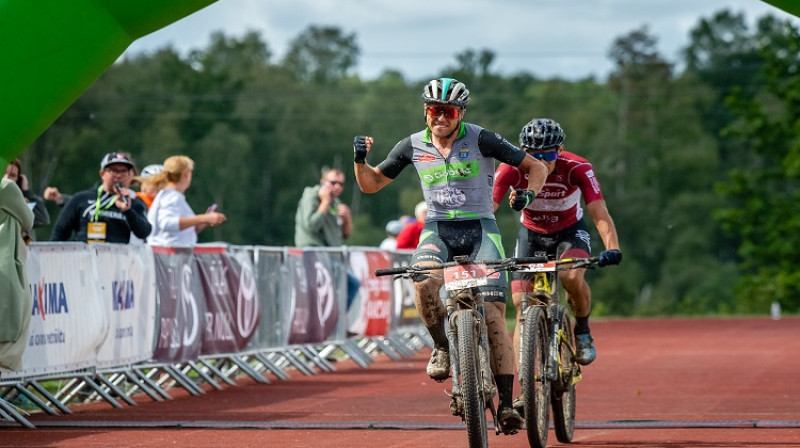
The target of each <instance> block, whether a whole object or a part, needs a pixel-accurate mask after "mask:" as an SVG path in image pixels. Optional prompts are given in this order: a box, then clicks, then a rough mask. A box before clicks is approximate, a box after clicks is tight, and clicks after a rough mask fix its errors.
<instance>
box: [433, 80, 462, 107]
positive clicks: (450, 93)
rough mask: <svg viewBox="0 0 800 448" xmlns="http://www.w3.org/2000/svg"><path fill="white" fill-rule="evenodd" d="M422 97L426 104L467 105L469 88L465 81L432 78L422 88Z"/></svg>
mask: <svg viewBox="0 0 800 448" xmlns="http://www.w3.org/2000/svg"><path fill="white" fill-rule="evenodd" d="M422 99H423V100H424V101H425V104H430V103H437V104H450V105H453V106H458V107H467V104H469V90H467V86H465V85H464V83H463V82H460V81H458V80H457V79H453V78H439V79H434V80H431V82H429V83H428V84H426V85H425V88H424V89H423V90H422Z"/></svg>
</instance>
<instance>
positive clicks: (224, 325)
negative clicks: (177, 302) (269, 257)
mask: <svg viewBox="0 0 800 448" xmlns="http://www.w3.org/2000/svg"><path fill="white" fill-rule="evenodd" d="M194 255H195V268H196V269H197V274H198V275H195V276H194V279H195V281H197V282H198V283H199V284H200V288H201V289H202V290H203V296H204V297H205V300H206V311H205V315H204V317H203V319H204V323H203V332H202V339H203V350H202V353H203V354H204V355H209V354H220V353H235V352H237V351H240V350H241V349H243V348H244V347H245V346H247V342H248V341H249V340H250V337H251V336H252V335H253V332H254V331H255V329H256V325H257V324H258V294H257V291H256V282H255V276H254V272H253V263H252V259H251V258H250V253H249V252H248V251H247V250H244V249H240V250H236V251H232V252H229V251H228V248H227V246H220V245H200V246H195V248H194Z"/></svg>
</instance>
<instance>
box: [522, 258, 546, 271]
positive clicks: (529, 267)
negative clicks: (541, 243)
mask: <svg viewBox="0 0 800 448" xmlns="http://www.w3.org/2000/svg"><path fill="white" fill-rule="evenodd" d="M555 271H556V261H555V260H554V261H548V262H547V263H530V264H525V265H523V266H520V269H519V270H518V271H517V272H555Z"/></svg>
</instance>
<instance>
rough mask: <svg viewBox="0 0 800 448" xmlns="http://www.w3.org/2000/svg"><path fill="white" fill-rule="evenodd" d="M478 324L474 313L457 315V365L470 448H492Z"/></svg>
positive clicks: (466, 312)
mask: <svg viewBox="0 0 800 448" xmlns="http://www.w3.org/2000/svg"><path fill="white" fill-rule="evenodd" d="M477 330H478V329H477V321H476V319H475V316H474V315H473V314H472V312H471V311H466V310H465V311H460V312H459V313H458V315H457V316H456V332H457V334H458V363H459V368H460V370H461V372H460V373H461V393H462V399H463V402H464V423H465V424H466V425H467V437H468V439H469V447H470V448H487V447H488V446H489V439H488V433H487V430H486V401H485V400H484V395H483V384H482V382H481V374H480V367H479V366H480V360H479V358H478V344H479V343H480V339H479V335H480V333H479V332H478V331H477Z"/></svg>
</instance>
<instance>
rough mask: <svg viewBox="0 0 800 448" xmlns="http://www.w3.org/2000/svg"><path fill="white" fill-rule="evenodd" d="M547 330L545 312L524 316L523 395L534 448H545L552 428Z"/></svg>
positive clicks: (536, 310) (529, 311)
mask: <svg viewBox="0 0 800 448" xmlns="http://www.w3.org/2000/svg"><path fill="white" fill-rule="evenodd" d="M548 341H549V337H548V329H547V319H546V311H545V309H544V308H542V307H539V306H531V307H529V308H528V309H527V310H526V313H525V330H524V333H523V335H522V341H521V342H522V365H521V368H520V375H521V377H522V392H523V395H524V397H525V430H526V431H527V433H528V443H529V444H530V446H531V447H532V448H545V446H546V445H547V431H548V428H549V426H550V416H549V409H550V382H549V381H547V379H546V378H545V366H546V365H547V350H548Z"/></svg>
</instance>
